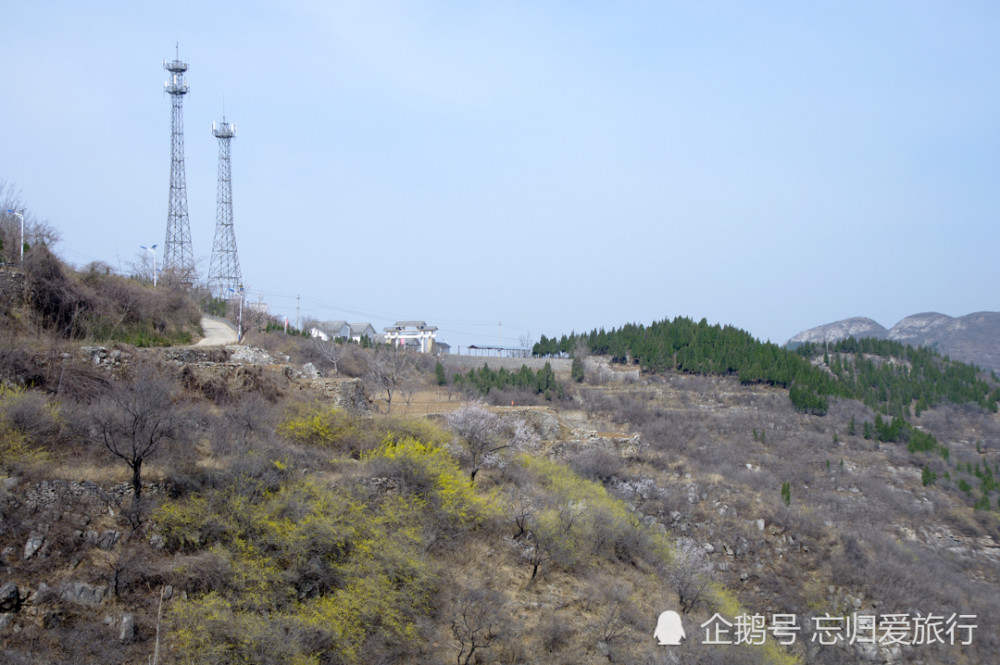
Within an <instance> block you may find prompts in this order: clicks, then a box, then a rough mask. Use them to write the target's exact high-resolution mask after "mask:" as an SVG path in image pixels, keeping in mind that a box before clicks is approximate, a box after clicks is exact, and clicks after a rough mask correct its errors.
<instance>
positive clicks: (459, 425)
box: [446, 402, 538, 483]
mask: <svg viewBox="0 0 1000 665" xmlns="http://www.w3.org/2000/svg"><path fill="white" fill-rule="evenodd" d="M446 422H447V424H448V428H449V429H451V431H453V432H454V433H455V434H456V435H457V436H458V438H459V439H460V441H461V442H462V443H464V445H465V452H466V453H467V454H468V457H469V461H470V466H471V469H470V471H469V482H471V483H474V482H475V481H476V474H477V473H479V470H480V469H482V468H484V467H490V466H497V465H498V464H499V463H500V458H499V454H500V452H501V451H504V450H507V449H521V448H526V447H528V446H530V445H532V444H534V443H537V439H538V437H537V436H536V435H535V432H534V431H533V430H532V429H531V428H530V427H529V426H528V425H527V424H525V422H524V421H523V420H521V419H520V418H504V417H501V416H499V415H497V414H496V413H493V412H492V411H489V410H488V409H486V407H484V406H483V405H482V404H479V403H475V402H473V403H470V404H463V405H462V406H460V407H459V408H458V409H456V410H455V411H453V412H451V413H450V414H448V417H447V420H446Z"/></svg>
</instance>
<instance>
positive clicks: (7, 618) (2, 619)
mask: <svg viewBox="0 0 1000 665" xmlns="http://www.w3.org/2000/svg"><path fill="white" fill-rule="evenodd" d="M13 620H14V615H13V614H0V632H3V629H4V628H6V627H7V626H9V625H10V622H11V621H13Z"/></svg>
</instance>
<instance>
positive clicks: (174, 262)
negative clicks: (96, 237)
mask: <svg viewBox="0 0 1000 665" xmlns="http://www.w3.org/2000/svg"><path fill="white" fill-rule="evenodd" d="M175 54H176V55H175V58H174V59H173V60H171V61H170V62H167V60H166V59H164V61H163V68H164V69H165V70H167V71H168V72H170V78H169V79H167V81H166V83H164V84H163V90H164V92H166V93H167V94H168V95H170V102H171V108H172V112H171V131H170V197H169V201H168V204H167V237H166V240H165V241H164V243H163V277H164V279H166V280H167V281H169V282H171V283H174V284H180V285H182V286H188V287H189V286H191V285H193V284H194V282H195V280H196V278H197V275H196V273H195V270H194V250H193V249H192V247H191V222H190V221H189V219H188V202H187V179H186V177H185V175H184V95H186V94H187V92H188V86H187V81H185V80H184V73H185V72H186V71H187V68H188V63H186V62H184V61H183V60H181V58H180V43H179V42H178V43H177V44H176V45H175Z"/></svg>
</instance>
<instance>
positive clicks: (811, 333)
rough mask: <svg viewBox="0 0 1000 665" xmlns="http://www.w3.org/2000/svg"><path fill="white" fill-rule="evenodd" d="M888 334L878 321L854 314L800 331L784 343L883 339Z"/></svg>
mask: <svg viewBox="0 0 1000 665" xmlns="http://www.w3.org/2000/svg"><path fill="white" fill-rule="evenodd" d="M888 335H889V331H888V330H886V329H885V327H884V326H883V325H882V324H880V323H879V322H878V321H873V320H872V319H868V318H865V317H863V316H855V317H852V318H850V319H844V320H843V321H836V322H834V323H827V324H826V325H822V326H817V327H815V328H810V329H809V330H806V331H803V332H800V333H799V334H798V335H796V336H795V337H793V338H791V339H790V340H788V341H787V342H786V344H789V345H794V344H805V343H807V342H812V343H813V344H822V343H823V342H836V341H838V340H842V339H847V338H848V337H854V338H855V339H860V338H862V337H875V338H877V339H885V338H886V337H887V336H888Z"/></svg>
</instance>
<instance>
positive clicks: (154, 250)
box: [139, 245, 156, 289]
mask: <svg viewBox="0 0 1000 665" xmlns="http://www.w3.org/2000/svg"><path fill="white" fill-rule="evenodd" d="M139 247H142V248H143V249H144V250H146V251H147V252H152V253H153V288H154V289H155V288H156V245H150V246H149V247H146V246H145V245H139Z"/></svg>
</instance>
